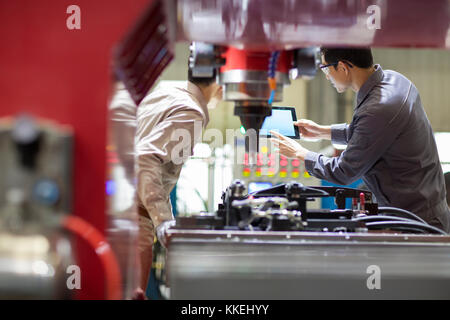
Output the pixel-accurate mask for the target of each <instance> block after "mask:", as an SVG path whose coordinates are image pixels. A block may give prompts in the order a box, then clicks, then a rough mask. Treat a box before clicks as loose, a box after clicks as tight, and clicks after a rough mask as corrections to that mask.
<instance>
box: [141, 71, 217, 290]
mask: <svg viewBox="0 0 450 320" xmlns="http://www.w3.org/2000/svg"><path fill="white" fill-rule="evenodd" d="M221 97H222V88H221V86H220V85H218V84H217V83H216V81H215V75H214V76H213V77H211V78H194V77H192V72H191V70H189V74H188V81H184V82H180V83H176V84H172V83H169V84H166V83H162V84H160V85H158V86H157V87H156V88H155V89H154V90H153V91H152V92H151V93H150V94H149V95H147V96H146V97H145V98H144V100H143V101H142V102H141V104H140V105H139V108H138V109H137V114H136V117H137V128H136V140H135V141H136V146H135V159H136V165H137V167H136V169H137V171H136V177H137V195H138V211H139V244H138V246H139V254H140V260H141V288H142V289H143V290H144V291H145V289H146V287H147V283H148V279H149V275H150V273H149V272H150V269H151V265H152V259H153V257H152V247H153V240H154V236H155V230H156V231H157V235H158V239H159V240H160V242H162V244H163V245H165V244H164V239H163V238H162V236H163V235H164V229H165V228H166V227H167V226H168V225H170V224H171V223H172V222H173V219H174V217H173V214H172V207H171V204H170V199H169V197H170V192H171V190H172V189H173V187H174V186H175V184H176V183H177V180H178V178H179V176H180V171H181V168H182V165H183V162H184V161H185V160H186V158H187V156H190V155H191V154H192V150H193V148H194V145H195V144H196V143H197V142H199V141H200V140H201V132H198V128H200V129H201V128H202V127H203V128H204V127H206V125H207V124H208V121H209V113H208V105H209V107H215V106H216V105H217V103H218V102H219V101H220V100H221ZM179 134H182V135H183V138H182V139H180V138H179V137H180V136H179ZM179 151H183V155H181V156H180V152H179Z"/></svg>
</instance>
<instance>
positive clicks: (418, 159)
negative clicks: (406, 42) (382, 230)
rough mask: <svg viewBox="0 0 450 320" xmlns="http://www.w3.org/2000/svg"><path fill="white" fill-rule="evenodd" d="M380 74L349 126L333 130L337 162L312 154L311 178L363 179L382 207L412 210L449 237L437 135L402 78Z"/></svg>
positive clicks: (361, 95) (360, 98) (366, 88)
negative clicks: (341, 146) (341, 148)
mask: <svg viewBox="0 0 450 320" xmlns="http://www.w3.org/2000/svg"><path fill="white" fill-rule="evenodd" d="M375 67H376V71H375V73H373V74H372V75H371V76H370V77H369V79H368V80H367V81H366V82H365V83H364V84H363V86H362V87H361V88H360V90H359V91H358V94H357V97H356V107H355V112H354V115H353V120H352V122H351V123H350V125H347V124H338V125H332V127H331V128H332V130H331V138H332V139H331V140H332V142H333V143H337V144H346V145H347V148H346V150H344V152H342V154H341V155H340V156H339V157H333V158H327V157H325V156H323V155H321V154H318V153H315V152H309V153H308V154H307V156H306V159H305V166H306V169H307V170H308V172H309V173H310V174H311V175H313V176H315V177H317V178H320V179H324V180H328V181H330V182H333V183H337V184H342V185H347V184H350V183H352V182H354V181H356V180H358V179H359V178H362V179H363V180H364V182H365V183H366V185H367V186H368V188H369V189H370V190H371V191H372V192H373V194H374V195H375V197H376V199H377V202H378V204H379V205H380V206H393V207H398V208H402V209H406V210H409V211H411V212H413V213H415V214H417V215H418V216H420V217H422V218H423V219H424V220H425V221H427V222H428V223H430V224H431V225H434V226H437V227H439V228H441V229H443V230H445V231H447V232H449V231H450V212H449V209H448V206H447V202H446V190H445V185H444V176H443V173H442V168H441V165H440V163H439V156H438V152H437V147H436V142H435V140H434V134H433V130H432V128H431V125H430V122H429V121H428V118H427V116H426V114H425V111H424V109H423V106H422V103H421V101H420V96H419V92H418V91H417V88H416V87H415V86H414V84H413V83H412V82H411V81H410V80H408V79H407V78H406V77H404V76H403V75H401V74H399V73H398V72H395V71H391V70H387V71H383V70H382V68H381V67H380V66H379V65H376V66H375Z"/></svg>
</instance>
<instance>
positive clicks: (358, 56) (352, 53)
mask: <svg viewBox="0 0 450 320" xmlns="http://www.w3.org/2000/svg"><path fill="white" fill-rule="evenodd" d="M320 53H321V54H322V55H323V57H324V59H325V61H326V62H327V63H338V62H339V61H346V62H350V63H351V64H352V65H354V66H356V67H359V68H370V67H371V66H372V65H373V57H372V51H371V50H370V48H321V49H320ZM334 67H335V68H336V66H334Z"/></svg>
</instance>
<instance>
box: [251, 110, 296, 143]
mask: <svg viewBox="0 0 450 320" xmlns="http://www.w3.org/2000/svg"><path fill="white" fill-rule="evenodd" d="M294 121H297V117H296V115H295V108H293V107H272V115H271V116H269V117H266V119H264V122H263V125H262V127H261V129H260V131H259V135H260V136H266V137H270V136H271V135H270V133H269V131H270V130H278V132H279V133H281V134H282V135H284V136H286V137H289V138H294V139H300V135H299V132H298V128H297V127H296V126H294Z"/></svg>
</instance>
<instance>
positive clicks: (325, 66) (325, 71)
mask: <svg viewBox="0 0 450 320" xmlns="http://www.w3.org/2000/svg"><path fill="white" fill-rule="evenodd" d="M337 65H338V62H335V63H329V64H321V65H319V68H320V69H321V70H322V71H323V73H325V75H328V74H329V73H330V70H329V69H328V67H331V66H337Z"/></svg>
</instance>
